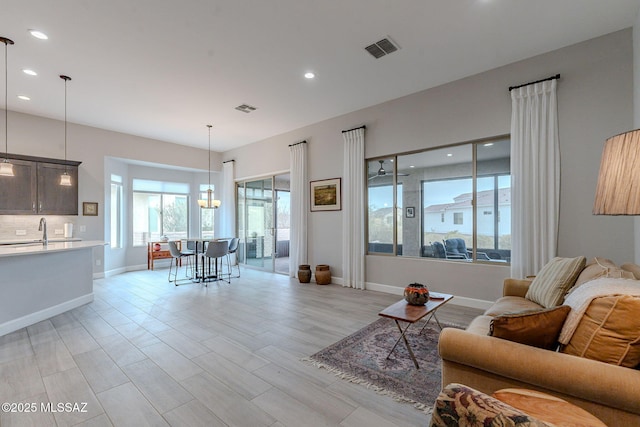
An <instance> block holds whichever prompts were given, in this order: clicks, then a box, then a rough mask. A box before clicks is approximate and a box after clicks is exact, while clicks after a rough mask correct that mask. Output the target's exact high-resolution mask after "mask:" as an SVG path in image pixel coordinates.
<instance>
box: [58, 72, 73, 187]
mask: <svg viewBox="0 0 640 427" xmlns="http://www.w3.org/2000/svg"><path fill="white" fill-rule="evenodd" d="M60 78H61V79H62V80H64V161H65V162H66V161H67V82H68V81H69V80H71V77H69V76H65V75H60ZM60 185H63V186H65V187H71V175H69V172H68V171H67V165H66V163H65V165H64V173H63V174H62V175H60Z"/></svg>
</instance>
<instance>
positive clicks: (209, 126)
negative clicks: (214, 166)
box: [207, 125, 211, 190]
mask: <svg viewBox="0 0 640 427" xmlns="http://www.w3.org/2000/svg"><path fill="white" fill-rule="evenodd" d="M207 127H208V128H209V164H208V165H207V166H209V190H210V189H211V125H207Z"/></svg>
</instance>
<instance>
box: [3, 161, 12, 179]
mask: <svg viewBox="0 0 640 427" xmlns="http://www.w3.org/2000/svg"><path fill="white" fill-rule="evenodd" d="M0 176H14V175H13V165H12V164H11V163H9V161H8V160H7V159H4V160H3V161H2V162H1V163H0Z"/></svg>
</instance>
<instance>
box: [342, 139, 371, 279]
mask: <svg viewBox="0 0 640 427" xmlns="http://www.w3.org/2000/svg"><path fill="white" fill-rule="evenodd" d="M342 136H343V138H344V164H343V177H344V178H343V182H342V194H343V199H342V200H343V201H342V209H343V212H342V235H343V239H342V275H343V279H344V283H343V286H348V287H352V288H356V289H365V277H364V275H365V265H364V240H365V239H364V237H365V236H364V229H365V227H364V225H365V224H364V209H365V206H364V193H365V190H366V187H365V180H364V128H363V127H362V128H358V129H354V130H350V131H346V132H343V133H342Z"/></svg>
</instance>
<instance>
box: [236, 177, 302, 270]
mask: <svg viewBox="0 0 640 427" xmlns="http://www.w3.org/2000/svg"><path fill="white" fill-rule="evenodd" d="M288 177H289V175H288V174H287V175H277V176H272V177H269V178H265V179H259V180H253V181H245V182H240V183H238V186H237V200H238V206H237V208H238V209H237V212H238V235H239V237H240V245H239V256H238V260H239V262H241V263H243V264H246V265H248V266H252V267H256V268H260V269H265V270H268V271H277V272H282V273H288V271H289V262H288V257H289V210H290V209H289V206H290V201H289V185H288V183H289V178H288ZM285 258H286V259H285Z"/></svg>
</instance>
